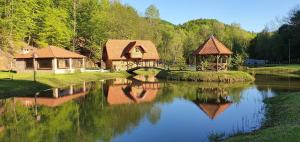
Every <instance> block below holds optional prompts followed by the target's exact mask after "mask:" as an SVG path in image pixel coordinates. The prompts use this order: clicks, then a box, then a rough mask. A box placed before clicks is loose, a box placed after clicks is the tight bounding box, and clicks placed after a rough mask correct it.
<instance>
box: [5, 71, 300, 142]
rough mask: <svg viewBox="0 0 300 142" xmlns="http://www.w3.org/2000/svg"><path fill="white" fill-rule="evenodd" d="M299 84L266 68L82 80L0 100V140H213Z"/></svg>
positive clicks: (253, 119)
mask: <svg viewBox="0 0 300 142" xmlns="http://www.w3.org/2000/svg"><path fill="white" fill-rule="evenodd" d="M299 86H300V85H299V83H296V82H292V81H290V80H288V79H286V80H277V79H276V78H273V77H270V76H258V77H257V81H256V82H255V83H251V84H241V83H239V84H222V83H194V82H166V81H158V80H157V79H155V78H154V77H151V76H136V77H134V78H130V79H121V78H120V79H114V80H108V81H97V82H83V83H82V84H79V85H72V86H69V87H67V88H53V89H49V90H46V91H43V92H41V93H39V94H36V95H29V96H23V97H12V98H8V99H3V100H1V101H0V124H1V125H0V141H7V142H19V141H30V142H35V141H43V142H48V141H49V142H52V141H53V142H56V141H57V142H58V141H62V142H65V141H66V142H69V141H78V142H82V141H85V142H96V141H97V142H98V141H114V142H124V141H125V142H140V141H143V142H148V141H149V142H153V141H172V142H176V141H187V142H189V141H204V142H205V141H213V140H215V139H216V138H226V137H228V136H230V135H233V134H236V133H239V132H250V131H253V130H255V129H258V128H260V127H261V125H262V123H263V121H264V118H265V112H266V105H265V104H264V102H263V100H264V99H265V98H267V97H272V96H275V95H277V94H278V93H285V92H295V91H299V90H300V88H299ZM18 96H19V95H18Z"/></svg>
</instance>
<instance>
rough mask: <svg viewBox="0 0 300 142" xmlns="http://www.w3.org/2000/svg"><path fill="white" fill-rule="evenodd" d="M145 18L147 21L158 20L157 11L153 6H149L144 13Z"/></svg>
mask: <svg viewBox="0 0 300 142" xmlns="http://www.w3.org/2000/svg"><path fill="white" fill-rule="evenodd" d="M145 16H146V17H147V18H149V19H159V17H160V15H159V10H158V9H157V8H156V6H155V5H150V6H149V7H148V8H147V9H146V12H145Z"/></svg>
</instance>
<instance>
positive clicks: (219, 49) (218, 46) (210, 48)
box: [193, 36, 232, 55]
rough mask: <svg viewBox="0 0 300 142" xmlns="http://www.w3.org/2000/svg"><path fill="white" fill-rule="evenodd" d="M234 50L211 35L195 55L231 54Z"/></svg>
mask: <svg viewBox="0 0 300 142" xmlns="http://www.w3.org/2000/svg"><path fill="white" fill-rule="evenodd" d="M231 54H232V52H231V51H230V49H228V48H227V47H226V46H225V45H224V44H222V43H221V42H220V41H219V40H218V39H217V38H215V37H214V36H211V37H210V38H209V39H208V40H207V41H206V42H205V43H204V44H203V45H202V46H200V47H199V48H198V49H197V50H195V51H194V52H193V55H231Z"/></svg>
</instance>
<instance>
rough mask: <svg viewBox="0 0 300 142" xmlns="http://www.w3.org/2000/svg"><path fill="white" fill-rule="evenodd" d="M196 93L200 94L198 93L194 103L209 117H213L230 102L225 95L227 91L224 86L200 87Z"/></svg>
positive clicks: (222, 110)
mask: <svg viewBox="0 0 300 142" xmlns="http://www.w3.org/2000/svg"><path fill="white" fill-rule="evenodd" d="M198 93H200V95H199V94H198V96H197V99H196V100H195V101H194V103H195V104H196V105H197V106H198V107H199V108H200V109H201V110H202V111H203V112H204V113H205V114H206V115H207V116H208V117H209V118H210V119H215V118H216V117H217V116H219V115H220V114H221V113H223V112H224V111H225V110H226V109H227V108H229V107H230V105H231V104H232V102H231V101H230V100H229V98H228V96H227V94H228V92H227V91H226V90H225V89H224V88H223V89H222V88H200V89H198Z"/></svg>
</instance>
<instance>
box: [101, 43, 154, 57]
mask: <svg viewBox="0 0 300 142" xmlns="http://www.w3.org/2000/svg"><path fill="white" fill-rule="evenodd" d="M136 46H139V47H141V48H142V49H143V50H144V54H143V58H142V59H146V60H147V59H148V60H150V59H152V60H153V59H154V60H158V59H159V55H158V52H157V49H156V47H155V45H154V44H153V43H152V42H151V41H149V40H108V41H107V42H106V45H105V47H104V52H106V53H104V54H103V55H104V56H107V57H106V59H108V60H126V59H127V57H126V54H127V53H128V52H129V50H130V49H132V48H133V47H136ZM105 54H106V55H105ZM104 59H105V58H104Z"/></svg>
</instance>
